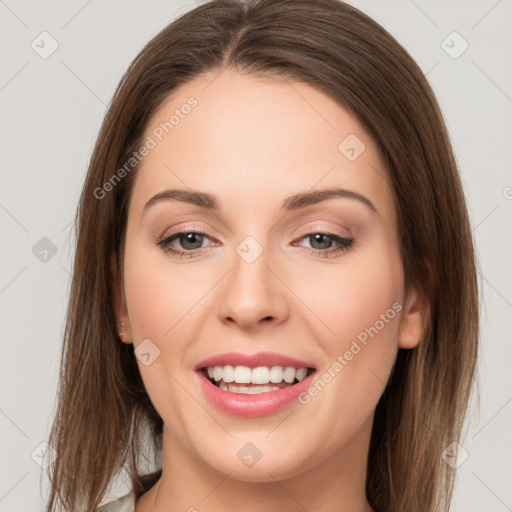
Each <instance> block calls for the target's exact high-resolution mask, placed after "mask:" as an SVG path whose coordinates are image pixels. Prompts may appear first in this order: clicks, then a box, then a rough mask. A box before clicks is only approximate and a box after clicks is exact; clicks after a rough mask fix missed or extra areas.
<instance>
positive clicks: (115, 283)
mask: <svg viewBox="0 0 512 512" xmlns="http://www.w3.org/2000/svg"><path fill="white" fill-rule="evenodd" d="M110 271H111V279H112V281H111V282H112V287H111V290H112V305H113V309H114V315H115V318H116V328H117V333H118V336H119V339H120V340H121V341H122V342H123V343H133V338H132V332H131V327H130V321H129V318H128V310H127V308H126V301H125V298H124V292H123V283H122V276H121V275H120V272H119V268H118V265H117V259H116V256H115V254H113V255H112V256H111V258H110Z"/></svg>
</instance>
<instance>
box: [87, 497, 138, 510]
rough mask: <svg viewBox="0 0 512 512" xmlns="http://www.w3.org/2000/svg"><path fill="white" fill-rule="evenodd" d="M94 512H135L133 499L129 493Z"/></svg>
mask: <svg viewBox="0 0 512 512" xmlns="http://www.w3.org/2000/svg"><path fill="white" fill-rule="evenodd" d="M96 512H135V498H134V497H133V495H132V494H131V493H130V494H126V495H125V496H121V498H118V499H117V500H114V501H110V502H108V503H105V504H104V505H102V506H101V507H100V508H98V509H97V510H96Z"/></svg>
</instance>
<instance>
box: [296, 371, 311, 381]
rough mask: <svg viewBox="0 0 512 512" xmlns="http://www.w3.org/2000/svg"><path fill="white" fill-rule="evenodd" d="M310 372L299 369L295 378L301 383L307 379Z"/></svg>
mask: <svg viewBox="0 0 512 512" xmlns="http://www.w3.org/2000/svg"><path fill="white" fill-rule="evenodd" d="M307 373H308V370H307V369H306V368H299V369H298V370H297V371H296V373H295V378H296V379H297V380H298V381H299V382H300V381H301V380H304V379H305V378H306V375H307Z"/></svg>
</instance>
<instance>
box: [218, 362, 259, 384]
mask: <svg viewBox="0 0 512 512" xmlns="http://www.w3.org/2000/svg"><path fill="white" fill-rule="evenodd" d="M251 373H252V372H251V369H250V368H248V367H247V366H235V382H237V383H238V384H250V383H251ZM221 378H222V377H221ZM215 380H217V379H215ZM219 380H220V379H219Z"/></svg>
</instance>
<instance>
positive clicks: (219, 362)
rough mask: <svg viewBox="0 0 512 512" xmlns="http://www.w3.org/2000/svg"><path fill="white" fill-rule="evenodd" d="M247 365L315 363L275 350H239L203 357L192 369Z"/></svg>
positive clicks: (302, 365)
mask: <svg viewBox="0 0 512 512" xmlns="http://www.w3.org/2000/svg"><path fill="white" fill-rule="evenodd" d="M228 364H230V365H232V366H248V367H249V368H256V367H258V366H269V367H272V366H283V367H287V366H292V367H294V368H296V369H298V368H313V369H315V365H313V364H312V363H308V362H306V361H301V360H300V359H295V358H293V357H289V356H285V355H283V354H278V353H276V352H257V353H256V354H242V353H240V352H226V353H225V354H219V355H216V356H213V357H209V358H207V359H203V360H202V361H200V362H199V363H197V364H196V365H195V366H194V370H200V369H202V368H208V367H212V366H226V365H228Z"/></svg>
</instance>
